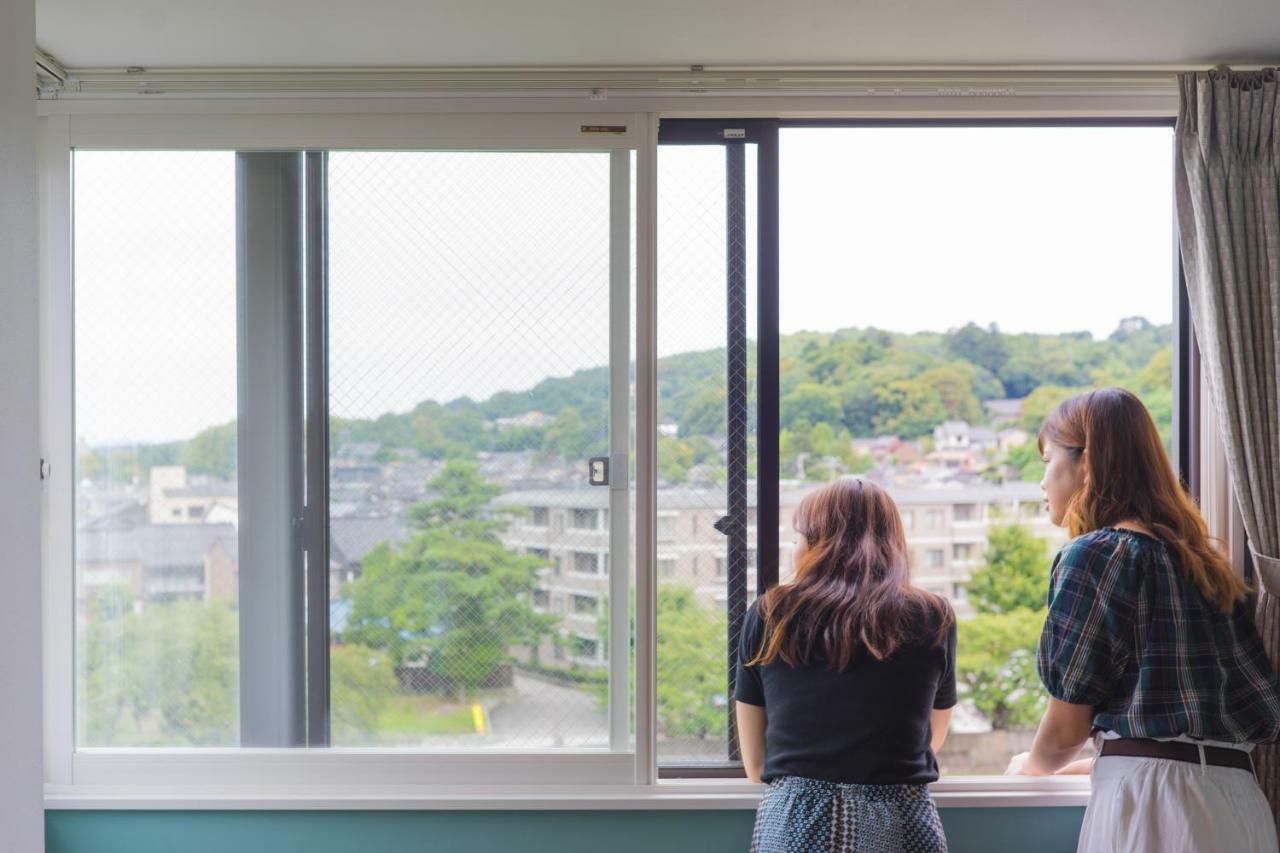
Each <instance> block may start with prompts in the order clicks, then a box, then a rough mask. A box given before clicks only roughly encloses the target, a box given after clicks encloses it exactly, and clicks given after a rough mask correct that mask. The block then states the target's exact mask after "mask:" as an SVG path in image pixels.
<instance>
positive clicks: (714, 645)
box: [657, 584, 729, 738]
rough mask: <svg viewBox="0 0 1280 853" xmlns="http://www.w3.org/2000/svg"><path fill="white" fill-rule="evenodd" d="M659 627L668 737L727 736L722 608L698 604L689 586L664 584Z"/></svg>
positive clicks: (661, 709) (661, 721) (662, 713)
mask: <svg viewBox="0 0 1280 853" xmlns="http://www.w3.org/2000/svg"><path fill="white" fill-rule="evenodd" d="M658 626H659V628H658V648H657V657H658V683H657V687H658V695H657V700H658V726H659V728H660V729H661V731H662V732H663V733H664V734H666V735H667V736H668V737H694V738H719V737H724V736H725V735H726V734H727V733H728V730H729V720H728V709H727V705H726V704H725V703H726V702H727V701H728V693H729V681H728V675H727V672H726V669H725V656H724V643H725V637H726V636H727V630H728V628H727V624H726V619H725V614H724V612H723V611H721V610H718V609H717V610H712V609H711V608H709V607H705V606H703V605H702V604H699V603H698V600H697V598H696V597H695V596H694V593H693V590H691V589H689V588H688V587H685V586H674V585H670V584H662V585H660V586H659V588H658ZM717 700H720V701H717Z"/></svg>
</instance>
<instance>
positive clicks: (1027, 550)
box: [965, 524, 1049, 613]
mask: <svg viewBox="0 0 1280 853" xmlns="http://www.w3.org/2000/svg"><path fill="white" fill-rule="evenodd" d="M965 588H966V589H967V591H968V593H969V599H970V601H972V602H973V606H974V609H975V610H977V611H978V612H979V613H1007V612H1009V611H1011V610H1017V609H1019V608H1024V609H1027V610H1041V609H1043V608H1044V606H1045V599H1046V597H1047V596H1048V594H1049V556H1048V553H1047V548H1046V547H1045V542H1044V540H1043V539H1040V538H1038V537H1037V536H1035V535H1034V534H1033V533H1032V532H1031V531H1030V530H1028V529H1027V528H1025V527H1023V526H1022V525H1020V524H997V525H993V526H992V527H990V528H988V530H987V549H986V552H985V553H984V554H983V565H982V567H981V568H979V569H978V570H976V571H975V572H974V573H973V574H972V575H971V576H970V578H969V583H968V584H966V587H965Z"/></svg>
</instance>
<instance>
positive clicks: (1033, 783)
mask: <svg viewBox="0 0 1280 853" xmlns="http://www.w3.org/2000/svg"><path fill="white" fill-rule="evenodd" d="M607 787H608V789H607V790H606V789H605V788H604V787H601V786H595V787H592V788H585V787H581V786H554V785H547V786H536V787H534V786H525V787H512V786H508V787H495V786H451V787H449V788H447V789H445V788H431V787H422V786H413V787H394V786H371V787H352V786H346V787H337V786H333V787H315V788H311V789H302V790H299V789H297V788H296V787H294V788H282V787H245V786H236V787H214V786H207V787H206V786H188V787H177V788H174V787H170V788H167V789H154V788H146V787H120V786H84V785H80V786H76V785H46V786H45V795H44V801H45V809H46V810H75V809H144V810H161V811H163V810H183V811H186V810H191V811H198V810H215V811H216V810H236V811H262V810H296V811H309V810H311V811H327V810H367V811H379V810H396V811H401V810H403V811H473V810H491V809H497V810H513V811H520V810H532V811H644V810H723V809H739V810H751V809H754V808H756V806H757V805H758V804H759V802H760V795H761V793H762V792H763V790H764V788H763V786H760V785H752V784H749V783H747V782H723V781H719V780H680V781H676V782H662V783H659V784H657V785H652V786H621V785H619V786H607ZM468 789H469V790H468ZM931 792H932V794H933V798H934V801H935V802H936V803H937V804H938V807H939V808H993V807H1004V808H1008V807H1044V806H1058V807H1082V806H1084V805H1086V804H1087V803H1088V801H1089V779H1088V777H1077V778H1049V779H1033V778H1015V779H1010V778H1005V777H980V776H969V777H954V778H949V779H944V780H941V781H939V782H937V783H935V784H934V785H933V786H931Z"/></svg>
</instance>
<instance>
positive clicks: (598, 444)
mask: <svg viewBox="0 0 1280 853" xmlns="http://www.w3.org/2000/svg"><path fill="white" fill-rule="evenodd" d="M604 438H605V436H604V432H603V429H597V430H593V429H591V426H590V425H589V424H588V423H587V422H586V420H584V419H583V417H582V414H581V412H579V411H578V410H577V409H576V408H574V407H573V406H570V407H569V408H567V409H564V410H562V411H561V412H560V414H558V415H556V419H555V420H554V421H552V422H551V425H550V426H549V427H547V432H546V436H545V437H544V438H543V442H542V449H543V451H545V452H546V453H549V454H551V455H553V456H560V457H563V458H565V459H584V458H586V457H588V456H595V455H599V453H597V452H596V451H599V452H600V453H603V451H604V444H603V441H604Z"/></svg>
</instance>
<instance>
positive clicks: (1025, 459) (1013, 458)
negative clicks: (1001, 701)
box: [1004, 441, 1044, 483]
mask: <svg viewBox="0 0 1280 853" xmlns="http://www.w3.org/2000/svg"><path fill="white" fill-rule="evenodd" d="M1004 464H1005V465H1006V466H1008V467H1009V468H1013V469H1014V470H1016V471H1017V472H1018V479H1019V480H1025V481H1026V482H1028V483H1038V482H1040V481H1041V480H1042V479H1044V459H1043V458H1042V457H1041V456H1040V447H1039V445H1037V444H1036V443H1035V442H1031V441H1028V442H1027V443H1026V444H1020V445H1018V446H1017V447H1012V448H1010V449H1009V455H1008V456H1006V457H1005V460H1004Z"/></svg>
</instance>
